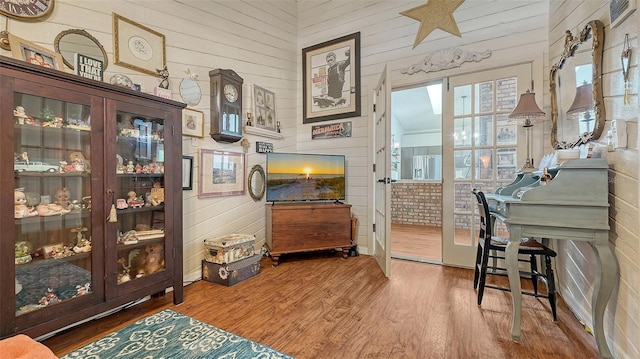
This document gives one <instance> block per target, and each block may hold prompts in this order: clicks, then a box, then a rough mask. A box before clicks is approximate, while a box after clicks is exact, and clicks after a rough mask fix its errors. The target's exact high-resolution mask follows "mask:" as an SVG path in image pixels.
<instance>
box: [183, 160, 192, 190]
mask: <svg viewBox="0 0 640 359" xmlns="http://www.w3.org/2000/svg"><path fill="white" fill-rule="evenodd" d="M192 189H193V156H182V190H187V191H190V190H192Z"/></svg>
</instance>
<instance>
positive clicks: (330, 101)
mask: <svg viewBox="0 0 640 359" xmlns="http://www.w3.org/2000/svg"><path fill="white" fill-rule="evenodd" d="M302 82H303V83H302V97H303V100H302V101H303V104H302V107H303V119H302V123H312V122H320V121H329V120H335V119H339V118H348V117H356V116H360V33H359V32H356V33H354V34H350V35H346V36H343V37H340V38H337V39H333V40H330V41H326V42H323V43H320V44H317V45H313V46H310V47H306V48H304V49H302Z"/></svg>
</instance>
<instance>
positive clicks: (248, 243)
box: [204, 233, 256, 264]
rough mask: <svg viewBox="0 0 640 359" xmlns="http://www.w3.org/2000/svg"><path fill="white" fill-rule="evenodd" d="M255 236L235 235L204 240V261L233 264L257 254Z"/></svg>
mask: <svg viewBox="0 0 640 359" xmlns="http://www.w3.org/2000/svg"><path fill="white" fill-rule="evenodd" d="M255 240H256V236H254V235H253V234H243V233H234V234H230V235H228V236H223V237H217V238H211V239H205V240H204V260H206V261H207V262H211V263H218V264H224V263H233V262H235V261H239V260H241V259H243V258H247V257H251V256H252V255H254V254H255V249H254V246H253V243H254V242H255Z"/></svg>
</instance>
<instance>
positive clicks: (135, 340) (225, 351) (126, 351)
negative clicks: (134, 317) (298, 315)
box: [61, 309, 292, 359]
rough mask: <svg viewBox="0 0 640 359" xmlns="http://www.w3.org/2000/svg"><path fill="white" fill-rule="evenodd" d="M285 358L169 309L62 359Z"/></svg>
mask: <svg viewBox="0 0 640 359" xmlns="http://www.w3.org/2000/svg"><path fill="white" fill-rule="evenodd" d="M71 358H82V359H106V358H136V359H143V358H144V359H170V358H171V359H174V358H175V359H187V358H194V359H195V358H202V359H205V358H206V359H244V358H259V359H280V358H282V359H284V358H292V357H290V356H288V355H285V354H282V353H280V352H277V351H275V350H273V349H271V348H269V347H267V346H264V345H262V344H259V343H256V342H253V341H251V340H248V339H245V338H242V337H239V336H237V335H234V334H231V333H229V332H226V331H224V330H222V329H219V328H216V327H214V326H211V325H209V324H206V323H203V322H201V321H198V320H195V319H193V318H190V317H187V316H186V315H183V314H180V313H177V312H174V311H173V310H170V309H166V310H164V311H162V312H160V313H157V314H154V315H152V316H150V317H146V318H143V319H140V320H139V321H137V322H135V323H133V324H132V325H130V326H128V327H125V328H123V329H121V330H119V331H117V332H115V333H111V334H109V335H107V336H105V337H104V338H101V339H98V340H96V341H95V342H93V343H91V344H88V345H85V346H84V347H82V348H80V349H78V350H76V351H73V352H71V353H69V354H67V355H65V356H63V357H62V358H61V359H71Z"/></svg>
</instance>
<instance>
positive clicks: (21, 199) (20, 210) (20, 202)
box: [13, 190, 38, 218]
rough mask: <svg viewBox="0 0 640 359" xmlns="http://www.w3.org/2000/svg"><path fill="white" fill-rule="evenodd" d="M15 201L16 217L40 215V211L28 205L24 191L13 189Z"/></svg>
mask: <svg viewBox="0 0 640 359" xmlns="http://www.w3.org/2000/svg"><path fill="white" fill-rule="evenodd" d="M13 203H14V212H13V213H14V217H15V218H24V217H34V216H37V215H38V212H37V211H36V210H35V209H34V208H29V207H28V206H27V196H26V195H25V194H24V192H23V191H20V190H15V191H13Z"/></svg>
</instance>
